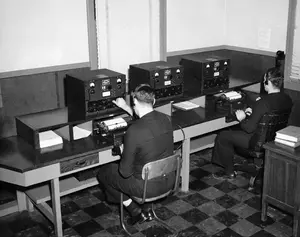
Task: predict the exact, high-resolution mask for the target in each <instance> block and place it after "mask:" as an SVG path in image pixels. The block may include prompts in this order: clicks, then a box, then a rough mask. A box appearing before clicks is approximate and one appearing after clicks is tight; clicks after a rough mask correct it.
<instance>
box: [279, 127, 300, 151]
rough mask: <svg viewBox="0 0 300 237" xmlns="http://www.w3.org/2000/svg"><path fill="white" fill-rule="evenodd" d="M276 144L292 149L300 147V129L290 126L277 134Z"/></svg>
mask: <svg viewBox="0 0 300 237" xmlns="http://www.w3.org/2000/svg"><path fill="white" fill-rule="evenodd" d="M275 142H278V143H280V144H284V145H286V146H290V147H298V146H300V127H296V126H288V127H286V128H284V129H281V130H279V131H278V132H276V137H275Z"/></svg>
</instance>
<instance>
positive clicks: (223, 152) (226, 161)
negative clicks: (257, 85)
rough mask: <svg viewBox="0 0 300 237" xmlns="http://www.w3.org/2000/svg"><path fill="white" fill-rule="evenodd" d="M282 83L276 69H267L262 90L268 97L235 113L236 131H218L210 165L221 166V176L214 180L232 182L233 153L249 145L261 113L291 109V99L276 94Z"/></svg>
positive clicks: (278, 93) (279, 92)
mask: <svg viewBox="0 0 300 237" xmlns="http://www.w3.org/2000/svg"><path fill="white" fill-rule="evenodd" d="M282 83H283V75H282V73H281V71H280V68H271V69H269V70H268V71H267V72H266V74H265V76H264V88H265V90H266V91H267V93H268V94H267V95H266V96H263V97H262V98H260V99H258V100H256V101H255V102H254V104H253V107H252V108H247V109H246V110H245V111H243V110H238V111H236V113H235V115H236V118H237V120H238V121H239V122H240V129H239V130H237V131H222V132H220V133H219V134H218V136H217V137H216V140H215V146H214V149H213V154H212V162H213V163H216V164H218V165H221V166H223V167H224V173H220V174H214V177H215V178H221V179H233V178H234V177H235V172H234V164H233V158H234V150H235V148H236V147H241V148H246V149H247V148H249V141H250V139H251V137H252V135H253V133H254V132H255V130H256V128H257V125H258V123H259V121H260V119H261V118H262V116H263V115H264V114H265V113H267V112H271V111H281V110H282V111H285V110H291V109H292V105H293V104H292V100H291V98H290V97H289V96H288V95H286V94H285V93H284V92H283V91H281V90H280V89H281V86H282ZM247 115H248V116H247Z"/></svg>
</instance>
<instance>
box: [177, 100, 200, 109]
mask: <svg viewBox="0 0 300 237" xmlns="http://www.w3.org/2000/svg"><path fill="white" fill-rule="evenodd" d="M173 106H174V107H175V108H177V109H182V110H190V109H195V108H198V107H199V105H197V104H194V103H193V102H190V101H183V102H179V103H175V104H173Z"/></svg>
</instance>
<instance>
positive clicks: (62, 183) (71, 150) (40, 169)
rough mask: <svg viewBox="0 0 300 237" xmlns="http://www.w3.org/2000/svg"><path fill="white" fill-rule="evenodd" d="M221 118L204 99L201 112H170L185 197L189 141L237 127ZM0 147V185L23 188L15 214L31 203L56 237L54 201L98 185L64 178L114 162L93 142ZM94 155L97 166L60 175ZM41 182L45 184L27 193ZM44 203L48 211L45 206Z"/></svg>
mask: <svg viewBox="0 0 300 237" xmlns="http://www.w3.org/2000/svg"><path fill="white" fill-rule="evenodd" d="M227 113H228V111H227V112H226V111H224V110H223V111H218V110H217V109H216V106H215V104H214V101H210V100H208V101H206V102H205V106H204V107H199V108H197V109H194V110H190V111H175V112H174V113H173V114H172V123H173V128H174V142H180V141H182V142H183V145H182V159H183V166H182V172H181V177H182V186H181V188H182V191H184V192H187V191H188V189H189V167H190V151H191V147H192V145H191V143H192V142H191V140H192V139H193V138H195V137H199V136H205V135H206V134H208V133H211V132H214V131H218V130H219V129H223V128H226V127H230V126H233V125H235V124H237V122H236V121H234V122H230V123H226V121H225V116H226V115H227ZM201 139H203V140H201ZM200 140H201V141H205V137H200ZM200 143H201V142H200ZM0 144H1V146H2V147H1V149H0V180H1V181H4V182H8V183H12V184H16V185H19V186H21V187H25V189H21V188H20V190H18V191H17V199H18V206H19V211H22V210H25V209H29V210H30V209H32V202H33V203H34V205H35V206H36V207H37V208H38V209H39V210H41V211H42V212H43V213H44V214H45V215H46V216H47V217H48V219H50V220H51V221H52V222H53V223H54V225H55V233H56V235H57V236H59V237H60V236H63V232H62V220H61V218H62V217H61V205H60V197H61V196H63V195H67V194H69V193H72V192H75V191H78V190H81V189H84V188H87V187H91V186H94V185H97V184H98V182H97V180H96V178H93V179H90V180H86V181H83V182H79V181H77V180H76V179H75V178H72V177H69V175H70V174H73V173H76V172H79V171H83V170H86V169H90V168H93V167H96V166H99V165H102V164H106V163H109V162H112V161H115V160H117V159H119V157H116V156H112V155H111V148H112V146H111V145H110V144H109V143H105V142H103V141H99V140H97V138H95V137H88V138H85V139H80V140H77V141H73V142H67V143H64V146H63V148H62V149H61V150H58V151H53V152H49V153H44V154H42V153H39V152H38V151H36V150H34V149H33V147H31V146H30V145H29V144H27V143H26V142H24V141H23V140H22V139H20V138H19V137H11V138H7V139H3V140H1V141H0ZM95 155H96V156H97V162H95V163H93V164H89V165H87V166H84V167H82V168H80V166H79V168H77V169H74V170H71V171H68V172H62V169H61V167H62V166H64V162H69V161H72V162H77V160H78V159H81V158H82V157H85V156H95ZM43 182H48V183H45V185H44V184H43V185H40V186H38V187H34V188H30V186H32V185H36V184H41V183H43ZM49 182H50V185H49ZM50 190H51V191H50ZM50 199H51V200H52V207H53V208H52V209H53V210H52V209H51V208H50V206H49V205H47V204H46V201H48V200H50Z"/></svg>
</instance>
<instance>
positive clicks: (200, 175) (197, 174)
mask: <svg viewBox="0 0 300 237" xmlns="http://www.w3.org/2000/svg"><path fill="white" fill-rule="evenodd" d="M190 175H192V176H193V177H195V178H197V179H202V178H203V177H205V176H208V175H210V173H209V172H207V171H205V170H203V169H201V168H198V169H194V170H192V171H190Z"/></svg>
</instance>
